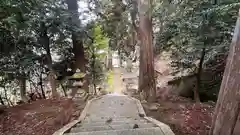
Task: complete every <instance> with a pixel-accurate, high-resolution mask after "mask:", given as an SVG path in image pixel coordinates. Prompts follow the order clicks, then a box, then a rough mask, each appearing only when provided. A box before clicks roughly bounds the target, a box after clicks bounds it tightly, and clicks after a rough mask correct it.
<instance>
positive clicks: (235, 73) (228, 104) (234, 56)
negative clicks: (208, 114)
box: [209, 12, 240, 135]
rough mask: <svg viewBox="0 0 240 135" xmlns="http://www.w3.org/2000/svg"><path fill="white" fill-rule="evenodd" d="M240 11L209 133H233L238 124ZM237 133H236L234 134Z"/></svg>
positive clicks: (239, 99)
mask: <svg viewBox="0 0 240 135" xmlns="http://www.w3.org/2000/svg"><path fill="white" fill-rule="evenodd" d="M239 57H240V12H239V15H238V20H237V24H236V27H235V31H234V36H233V40H232V44H231V47H230V51H229V55H228V60H227V64H226V68H225V71H224V75H223V80H222V84H221V88H220V92H219V95H218V100H217V105H216V108H215V114H214V117H213V122H212V127H211V130H210V133H209V134H210V135H233V134H234V132H233V131H234V128H235V125H236V123H238V124H240V123H239V121H238V120H237V118H238V117H239V103H240V85H239V80H240V74H239V68H240V65H239V64H240V59H239ZM236 135H237V134H236Z"/></svg>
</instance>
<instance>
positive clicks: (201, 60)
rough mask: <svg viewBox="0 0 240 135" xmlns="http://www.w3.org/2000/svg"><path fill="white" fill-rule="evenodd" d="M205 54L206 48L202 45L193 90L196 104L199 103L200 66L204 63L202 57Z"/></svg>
mask: <svg viewBox="0 0 240 135" xmlns="http://www.w3.org/2000/svg"><path fill="white" fill-rule="evenodd" d="M205 53H206V46H205V44H204V46H203V48H202V52H201V58H200V62H199V65H198V69H197V74H196V80H197V82H196V86H195V88H194V91H193V93H194V100H195V101H196V102H200V96H199V91H200V89H201V74H202V66H203V62H204V57H205Z"/></svg>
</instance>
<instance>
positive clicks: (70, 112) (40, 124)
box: [0, 98, 85, 135]
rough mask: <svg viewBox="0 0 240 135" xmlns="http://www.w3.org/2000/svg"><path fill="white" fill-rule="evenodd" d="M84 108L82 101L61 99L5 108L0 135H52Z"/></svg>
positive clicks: (1, 117)
mask: <svg viewBox="0 0 240 135" xmlns="http://www.w3.org/2000/svg"><path fill="white" fill-rule="evenodd" d="M84 106H85V102H83V101H78V103H76V102H74V101H72V100H70V99H65V98H62V99H58V100H56V99H55V100H53V99H48V100H38V101H35V102H32V103H30V104H23V105H18V106H15V107H11V108H7V109H5V110H4V112H3V113H2V114H0V135H52V134H53V133H54V132H55V131H56V130H58V129H60V128H61V127H63V125H65V124H67V123H68V122H69V121H71V120H73V119H76V118H77V117H78V116H79V115H80V113H81V111H82V110H83V108H84Z"/></svg>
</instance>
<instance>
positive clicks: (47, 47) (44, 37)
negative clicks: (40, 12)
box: [40, 22, 58, 98]
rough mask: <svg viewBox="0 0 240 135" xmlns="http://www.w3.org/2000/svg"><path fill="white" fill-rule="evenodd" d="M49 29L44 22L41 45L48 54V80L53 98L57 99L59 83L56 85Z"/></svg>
mask: <svg viewBox="0 0 240 135" xmlns="http://www.w3.org/2000/svg"><path fill="white" fill-rule="evenodd" d="M47 29H48V28H47V27H46V25H45V23H44V22H41V33H40V38H41V44H42V45H44V49H45V51H46V52H47V55H46V56H47V66H48V68H49V74H48V78H49V82H50V85H51V89H52V97H53V98H57V97H58V94H57V86H56V85H57V83H56V79H55V72H54V70H53V65H52V56H51V50H50V41H49V37H48V35H47Z"/></svg>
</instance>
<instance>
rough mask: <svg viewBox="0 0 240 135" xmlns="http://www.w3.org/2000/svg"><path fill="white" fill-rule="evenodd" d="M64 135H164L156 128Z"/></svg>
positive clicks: (68, 134) (67, 134) (69, 134)
mask: <svg viewBox="0 0 240 135" xmlns="http://www.w3.org/2000/svg"><path fill="white" fill-rule="evenodd" d="M64 135H164V133H163V132H162V130H161V129H160V128H158V127H152V128H136V129H124V130H103V131H91V132H78V133H71V132H70V133H65V134H64Z"/></svg>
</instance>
